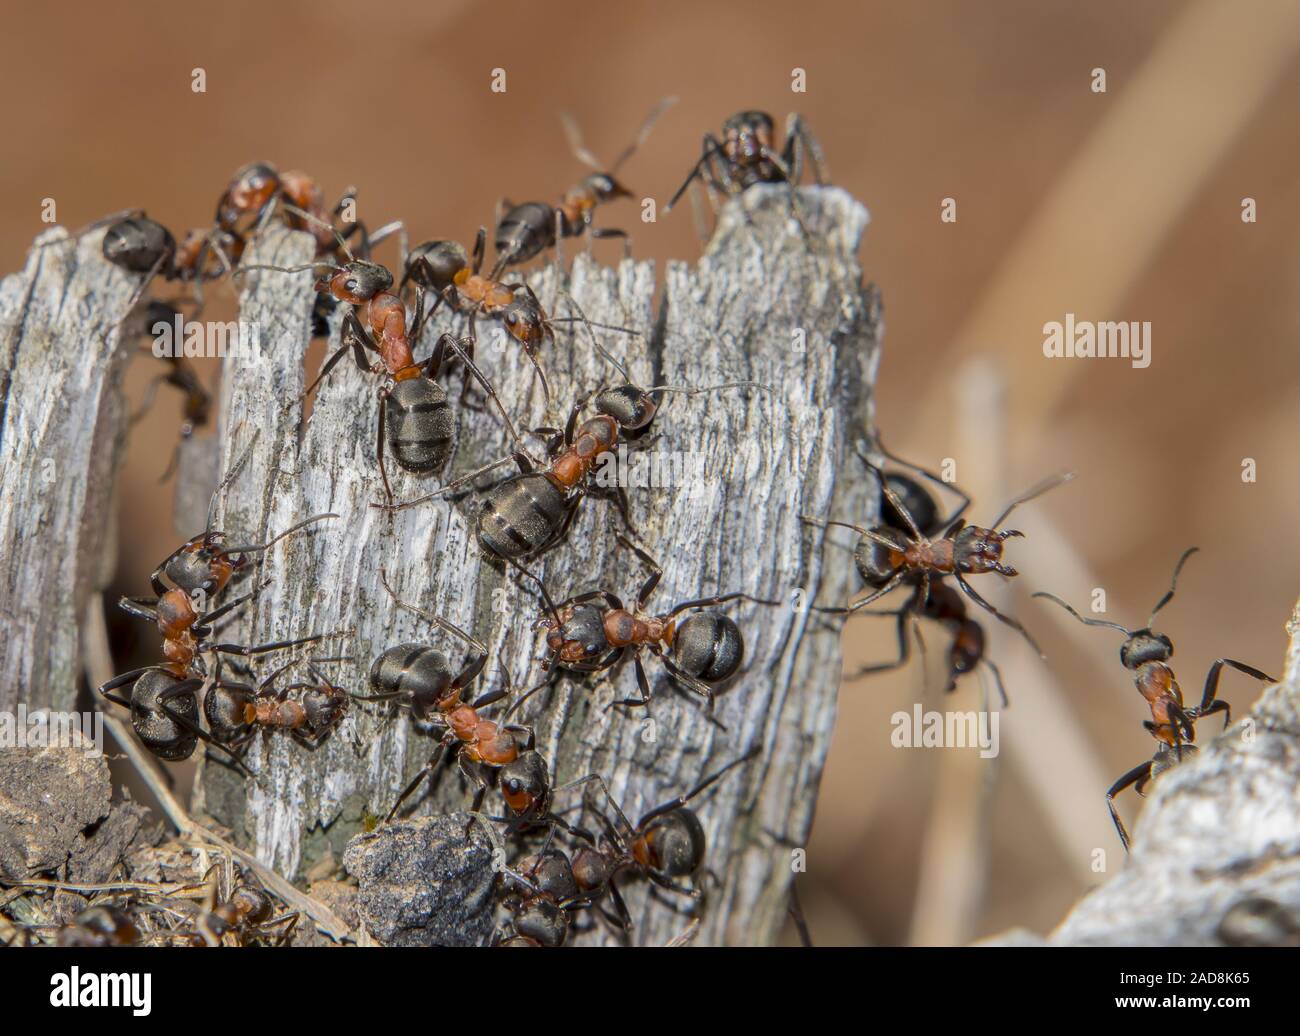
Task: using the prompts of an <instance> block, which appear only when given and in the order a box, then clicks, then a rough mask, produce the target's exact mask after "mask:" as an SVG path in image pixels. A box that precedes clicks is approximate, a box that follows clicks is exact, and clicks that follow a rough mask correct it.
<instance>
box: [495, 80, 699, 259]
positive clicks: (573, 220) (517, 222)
mask: <svg viewBox="0 0 1300 1036" xmlns="http://www.w3.org/2000/svg"><path fill="white" fill-rule="evenodd" d="M676 103H677V98H676V97H665V98H664V99H663V100H661V101H660V102H659V103H658V104H657V105H655V107H654V109H653V110H652V111H651V112H650V114H649V115H648V116H646V119H645V121H644V122H643V123H642V124H641V129H640V132H638V133H637V136H636V139H635V140H634V141H633V142H632V143H631V144H629V145H628V146H627V147H626V148H624V149H623V152H622V154H620V155H619V156H618V158H616V159H615V160H614V164H613V165H611V166H608V167H607V166H605V165H603V164H602V163H601V162H600V160H599V159H598V158H596V156H595V155H593V154H592V153H591V152H590V151H588V150H587V148H586V147H585V146H584V145H583V143H582V135H581V133H579V131H578V125H577V123H576V122H575V121H574V119H573V117H572V116H570V115H569V114H568V113H565V114H564V115H563V116H562V119H563V122H564V132H565V134H566V136H567V137H568V138H569V147H570V149H571V150H572V151H573V154H574V155H575V156H576V157H577V159H578V161H580V162H582V163H583V165H586V166H588V167H589V168H590V169H591V170H592V174H591V175H590V176H587V177H585V178H584V179H583V180H582V181H580V182H579V183H578V184H577V185H576V186H574V187H571V188H570V189H569V190H568V191H567V192H566V193H565V195H564V197H563V199H561V201H560V204H559V205H558V206H552V205H548V204H547V203H546V202H541V201H530V202H525V203H524V204H522V205H513V204H512V203H510V202H508V201H503V202H502V205H501V208H505V209H507V211H506V212H505V214H504V215H502V216H501V218H500V219H499V220H498V221H497V226H496V233H495V236H494V239H493V241H494V244H495V247H496V252H497V260H496V264H495V265H494V266H493V267H492V273H491V274H490V279H491V280H496V279H497V278H499V277H500V275H501V273H502V272H503V271H504V270H505V269H506V268H507V267H509V266H515V265H517V264H519V263H525V262H527V261H528V260H529V259H532V258H533V257H534V256H536V255H537V254H539V253H540V252H544V251H545V250H546V249H548V248H554V247H556V246H557V245H558V243H559V242H560V241H561V240H562V239H564V238H566V237H578V236H580V235H582V234H585V233H588V232H589V240H590V239H591V238H611V237H617V238H622V239H623V240H624V242H625V243H626V244H630V241H631V239H630V238H628V236H627V233H626V232H625V231H622V230H615V229H612V228H597V227H593V226H592V222H593V219H594V217H595V210H596V207H597V206H598V205H601V204H603V203H604V202H608V201H612V200H614V199H615V198H631V197H634V195H633V194H632V192H631V191H629V190H628V189H627V188H626V187H624V186H623V185H622V184H621V183H619V181H618V180H617V179H616V177H615V174H616V173H617V172H618V170H619V168H620V167H621V166H622V165H623V163H624V162H626V161H627V160H628V159H629V158H631V157H632V155H633V154H634V153H635V152H636V150H637V148H639V147H640V146H641V145H642V144H644V143H645V141H646V138H647V137H649V136H650V131H651V130H652V129H653V128H654V124H655V123H656V122H657V121H658V120H659V117H660V116H661V115H663V113H664V112H666V111H667V110H668V109H669V108H671V107H672V106H673V105H674V104H676ZM498 211H500V210H499V209H498ZM557 259H558V256H557Z"/></svg>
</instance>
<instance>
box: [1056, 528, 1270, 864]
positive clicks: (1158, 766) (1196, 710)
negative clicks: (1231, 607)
mask: <svg viewBox="0 0 1300 1036" xmlns="http://www.w3.org/2000/svg"><path fill="white" fill-rule="evenodd" d="M1199 549H1200V548H1199V547H1189V548H1187V550H1185V551H1183V555H1182V557H1180V558H1179V559H1178V563H1177V564H1176V565H1175V566H1174V576H1173V579H1171V580H1170V582H1169V589H1168V590H1167V591H1166V592H1165V595H1164V596H1163V597H1161V598H1160V600H1159V601H1157V602H1156V606H1155V607H1154V608H1152V609H1151V614H1150V615H1149V616H1148V617H1147V621H1146V625H1145V626H1143V627H1142V628H1141V629H1137V630H1131V629H1128V628H1127V627H1125V626H1121V625H1120V624H1119V623H1117V622H1108V621H1106V620H1105V619H1085V618H1084V617H1083V616H1082V615H1080V614H1079V613H1078V612H1077V611H1075V610H1074V609H1073V608H1072V607H1070V605H1068V604H1066V603H1065V601H1063V600H1061V598H1059V597H1057V596H1056V595H1055V594H1049V593H1045V592H1043V591H1039V592H1038V593H1036V594H1034V596H1035V597H1045V598H1047V599H1048V600H1049V601H1053V602H1055V603H1056V604H1059V605H1060V606H1061V607H1062V608H1064V609H1065V610H1066V611H1067V612H1069V613H1070V614H1071V615H1073V616H1074V617H1075V618H1076V619H1078V620H1079V621H1080V622H1082V623H1083V624H1084V625H1085V626H1102V627H1105V628H1107V629H1113V630H1118V631H1119V632H1120V633H1123V634H1124V643H1123V644H1121V645H1120V649H1119V661H1120V664H1121V665H1122V666H1123V667H1124V668H1125V669H1127V670H1129V671H1130V672H1131V673H1132V674H1133V683H1134V685H1135V686H1136V687H1137V689H1138V693H1139V694H1141V695H1142V697H1143V699H1144V700H1145V701H1146V703H1147V705H1148V706H1149V707H1150V709H1151V719H1149V720H1145V721H1144V722H1143V724H1142V725H1143V726H1144V727H1145V728H1146V729H1147V732H1148V733H1149V734H1150V735H1151V736H1152V737H1153V738H1155V739H1156V742H1157V745H1156V753H1155V756H1154V757H1153V758H1152V759H1149V760H1148V761H1146V762H1144V763H1141V764H1140V765H1138V766H1135V767H1133V769H1131V770H1129V771H1128V773H1126V774H1124V776H1123V777H1121V778H1120V779H1119V780H1117V781H1116V782H1115V783H1114V784H1112V785H1111V786H1110V789H1109V790H1108V791H1107V792H1106V807H1107V808H1108V809H1109V810H1110V818H1111V820H1112V821H1114V823H1115V830H1116V831H1118V832H1119V838H1120V841H1121V842H1123V843H1124V851H1125V852H1128V849H1129V836H1128V831H1126V830H1125V828H1124V822H1123V821H1122V820H1120V816H1119V812H1118V810H1116V809H1115V796H1116V795H1118V794H1119V793H1120V792H1121V791H1123V790H1124V789H1125V788H1128V787H1130V786H1133V785H1136V786H1137V787H1136V789H1135V790H1136V791H1137V793H1138V794H1139V795H1144V794H1145V788H1146V786H1147V784H1148V783H1149V782H1151V781H1153V780H1155V779H1156V778H1157V777H1159V776H1160V774H1162V773H1164V771H1166V770H1168V769H1170V768H1171V767H1173V766H1176V765H1177V764H1178V763H1180V762H1182V760H1183V757H1184V756H1185V755H1187V754H1190V753H1192V752H1195V751H1196V746H1195V741H1196V729H1195V724H1196V722H1197V721H1198V720H1201V719H1204V718H1205V717H1206V716H1211V715H1213V714H1214V713H1216V712H1222V713H1223V725H1224V727H1225V728H1226V727H1227V726H1228V723H1229V722H1230V721H1231V717H1232V709H1231V706H1229V705H1228V703H1227V702H1226V701H1224V700H1223V699H1222V698H1220V697H1218V693H1219V677H1220V675H1221V673H1222V670H1223V667H1224V666H1225V665H1226V666H1231V667H1232V668H1233V669H1236V670H1237V671H1238V672H1241V673H1245V674H1246V675H1247V676H1253V677H1254V678H1255V679H1256V680H1262V681H1263V682H1264V683H1276V682H1277V681H1276V680H1274V679H1273V677H1271V676H1269V675H1268V674H1267V673H1263V672H1260V671H1259V670H1258V669H1256V668H1255V667H1254V666H1248V665H1246V664H1245V663H1244V662H1238V661H1236V660H1235V659H1231V658H1219V659H1215V661H1214V663H1213V664H1212V665H1211V666H1210V669H1209V671H1208V672H1207V673H1206V674H1205V689H1204V690H1203V691H1202V692H1201V703H1200V705H1194V706H1185V705H1184V704H1183V692H1182V690H1181V689H1180V688H1179V686H1178V680H1177V679H1176V678H1175V677H1174V671H1173V668H1172V667H1171V666H1170V665H1169V659H1170V658H1172V657H1173V654H1174V644H1173V641H1172V640H1170V639H1169V638H1168V637H1167V636H1165V635H1164V634H1163V633H1157V632H1156V631H1155V630H1153V629H1152V628H1151V624H1152V623H1153V622H1154V621H1155V617H1156V614H1157V613H1158V612H1159V611H1160V609H1161V608H1163V607H1164V606H1165V605H1166V604H1168V603H1169V602H1170V601H1172V600H1173V598H1174V591H1175V590H1177V588H1178V574H1179V573H1180V572H1181V571H1182V570H1183V565H1184V564H1185V563H1186V562H1187V559H1188V558H1190V557H1191V556H1192V555H1193V554H1195V553H1196V552H1197V551H1198V550H1199Z"/></svg>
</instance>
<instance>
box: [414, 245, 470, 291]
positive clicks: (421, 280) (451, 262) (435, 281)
mask: <svg viewBox="0 0 1300 1036" xmlns="http://www.w3.org/2000/svg"><path fill="white" fill-rule="evenodd" d="M420 259H424V260H425V261H426V262H427V263H428V270H427V271H426V269H425V268H424V264H420V265H419V266H417V265H415V264H416V263H417V262H418V260H420ZM468 267H469V253H468V252H466V251H465V246H464V245H462V244H461V243H460V242H459V241H425V242H424V243H423V244H420V245H416V246H415V247H414V248H413V249H411V254H410V256H409V257H408V258H407V261H406V276H405V279H406V280H411V281H414V282H415V283H416V284H418V285H419V286H420V287H422V288H424V289H425V290H426V291H432V292H437V293H441V292H443V291H445V290H446V289H447V288H450V287H451V286H452V285H453V284H454V283H455V281H456V274H458V273H460V271H461V270H464V269H468ZM430 273H432V276H430Z"/></svg>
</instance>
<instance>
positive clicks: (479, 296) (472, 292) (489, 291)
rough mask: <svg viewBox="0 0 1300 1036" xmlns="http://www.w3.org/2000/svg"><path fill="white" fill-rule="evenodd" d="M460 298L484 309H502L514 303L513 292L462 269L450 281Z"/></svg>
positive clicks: (465, 268) (466, 268)
mask: <svg viewBox="0 0 1300 1036" xmlns="http://www.w3.org/2000/svg"><path fill="white" fill-rule="evenodd" d="M452 283H453V284H455V285H456V289H457V290H458V291H459V292H460V294H461V297H462V298H464V299H465V300H466V301H468V302H471V303H474V304H476V305H481V306H482V307H483V308H484V309H488V310H492V309H504V308H505V307H506V306H508V305H510V303H511V302H513V301H514V298H515V296H514V292H512V291H511V290H510V289H509V288H506V287H504V286H503V285H502V284H501V283H500V282H499V281H494V280H490V279H488V278H487V277H484V276H482V275H481V274H477V273H471V272H470V270H469V267H464V268H463V269H461V270H460V271H458V272H457V274H456V276H455V277H454V278H453V279H452Z"/></svg>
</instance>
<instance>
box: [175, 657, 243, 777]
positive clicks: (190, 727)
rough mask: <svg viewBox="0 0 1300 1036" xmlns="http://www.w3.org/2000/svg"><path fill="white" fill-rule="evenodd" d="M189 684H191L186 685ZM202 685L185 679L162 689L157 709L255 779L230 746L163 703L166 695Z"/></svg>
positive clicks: (201, 682)
mask: <svg viewBox="0 0 1300 1036" xmlns="http://www.w3.org/2000/svg"><path fill="white" fill-rule="evenodd" d="M191 684H192V685H193V686H187V685H191ZM202 686H203V681H202V680H199V679H194V680H186V681H185V682H184V683H178V684H177V685H176V686H175V687H171V688H169V689H168V690H166V691H164V692H163V693H162V694H160V695H159V696H158V703H159V704H158V707H159V709H161V710H162V712H163V713H164V714H165V715H166V716H167V718H168V719H170V720H171V721H172V722H173V723H175V724H176V725H177V726H178V727H182V728H184V729H185V730H186V731H187V732H188V733H190V734H193V735H194V736H195V737H197V738H198V739H199V740H200V741H202V742H203V743H204V744H206V745H208V746H210V747H212V748H215V749H218V750H219V751H221V752H224V753H225V754H226V755H227V756H228V757H229V758H230V761H231V762H232V763H233V764H234V766H235V769H237V770H238V771H239V772H240V773H242V774H243V775H244V776H245V777H247V778H248V779H249V780H256V779H257V774H255V773H254V772H253V771H252V770H250V769H249V768H248V766H247V765H246V764H245V763H244V760H242V759H241V758H239V756H238V755H237V754H236V753H235V752H234V751H232V750H231V749H230V748H227V747H226V746H225V745H223V744H222V743H221V742H220V741H218V740H217V739H216V738H214V737H213V736H212V735H211V734H209V733H208V732H207V731H206V730H204V729H203V728H202V727H201V726H199V725H198V724H197V723H195V722H194V721H193V720H191V719H190V718H189V717H188V716H183V715H181V714H180V713H179V712H177V711H175V710H174V709H172V708H171V707H169V706H168V705H166V704H165V700H166V698H168V697H176V696H177V695H179V694H193V693H194V692H195V691H197V690H198V689H199V688H200V687H202Z"/></svg>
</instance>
